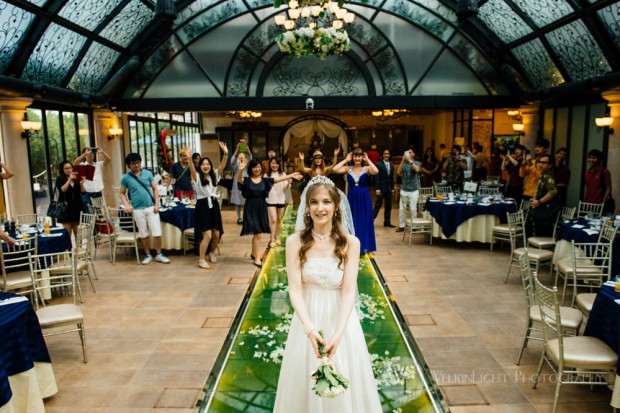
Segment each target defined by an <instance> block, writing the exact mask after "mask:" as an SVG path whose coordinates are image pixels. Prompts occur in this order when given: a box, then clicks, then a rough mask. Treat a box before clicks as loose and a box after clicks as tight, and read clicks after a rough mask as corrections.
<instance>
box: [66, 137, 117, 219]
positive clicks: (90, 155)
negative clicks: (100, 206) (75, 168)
mask: <svg viewBox="0 0 620 413" xmlns="http://www.w3.org/2000/svg"><path fill="white" fill-rule="evenodd" d="M97 155H99V156H102V155H103V157H104V160H102V161H97V162H95V156H97ZM111 160H112V158H110V155H108V154H107V153H105V151H104V150H103V148H101V146H99V147H97V148H86V149H84V152H82V154H81V155H80V156H78V157H77V158H75V159H74V160H73V165H90V166H94V167H95V173H94V174H93V179H92V181H91V180H88V179H87V180H85V181H84V189H86V192H82V205H83V210H84V212H85V213H89V212H90V211H89V209H88V206H89V205H91V204H92V201H91V198H101V197H102V196H103V195H102V191H103V175H102V174H101V171H102V169H103V166H104V165H106V164H108V163H110V161H111Z"/></svg>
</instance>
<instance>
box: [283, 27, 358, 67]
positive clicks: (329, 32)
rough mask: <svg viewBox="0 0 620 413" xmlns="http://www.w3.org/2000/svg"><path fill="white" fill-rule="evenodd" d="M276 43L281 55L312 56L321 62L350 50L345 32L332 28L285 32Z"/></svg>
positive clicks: (301, 29)
mask: <svg viewBox="0 0 620 413" xmlns="http://www.w3.org/2000/svg"><path fill="white" fill-rule="evenodd" d="M276 42H277V43H278V46H279V47H280V51H281V52H283V53H289V54H294V55H295V56H297V57H302V56H310V55H314V56H316V57H318V58H319V59H321V60H324V59H325V58H326V57H327V56H330V55H333V54H342V53H344V52H346V51H347V50H349V49H350V48H351V44H350V42H349V35H348V34H347V32H346V31H345V30H344V29H338V30H336V29H334V28H333V27H329V28H322V27H321V28H314V29H313V28H310V27H302V28H300V29H297V30H287V31H286V32H284V33H282V34H280V35H278V36H277V37H276Z"/></svg>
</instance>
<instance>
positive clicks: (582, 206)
mask: <svg viewBox="0 0 620 413" xmlns="http://www.w3.org/2000/svg"><path fill="white" fill-rule="evenodd" d="M603 206H604V204H590V203H587V202H582V201H579V207H578V208H577V218H585V217H586V216H588V215H591V216H592V217H594V218H599V217H600V216H601V215H603Z"/></svg>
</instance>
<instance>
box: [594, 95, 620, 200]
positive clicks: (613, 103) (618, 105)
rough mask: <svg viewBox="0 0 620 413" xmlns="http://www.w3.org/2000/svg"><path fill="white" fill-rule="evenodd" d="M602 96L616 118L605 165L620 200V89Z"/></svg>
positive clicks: (613, 195) (613, 193)
mask: <svg viewBox="0 0 620 413" xmlns="http://www.w3.org/2000/svg"><path fill="white" fill-rule="evenodd" d="M602 96H603V99H605V100H607V102H608V105H609V108H610V111H609V116H611V117H612V118H614V122H613V123H612V124H611V126H610V128H613V129H614V134H613V135H609V146H608V147H607V165H605V167H607V169H609V172H610V173H611V188H612V193H611V195H612V197H614V198H615V199H616V200H617V201H618V200H620V197H619V196H618V194H620V89H615V90H610V91H608V92H603V94H602ZM592 122H594V120H592Z"/></svg>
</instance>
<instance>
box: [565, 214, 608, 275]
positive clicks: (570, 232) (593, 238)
mask: <svg viewBox="0 0 620 413" xmlns="http://www.w3.org/2000/svg"><path fill="white" fill-rule="evenodd" d="M575 224H580V225H583V226H584V228H590V226H589V225H588V221H586V220H585V219H584V218H579V219H573V220H571V221H568V222H565V223H563V224H562V225H561V226H560V228H559V229H558V239H560V240H562V239H563V240H566V241H575V242H597V241H598V236H599V234H592V235H589V234H588V233H586V232H585V231H584V230H583V229H582V228H573V225H575ZM616 275H620V233H618V234H616V238H615V240H614V245H613V250H612V257H611V278H612V279H613V278H615V276H616Z"/></svg>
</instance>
